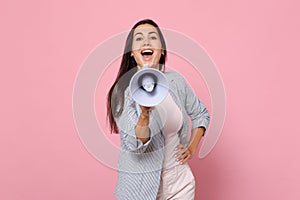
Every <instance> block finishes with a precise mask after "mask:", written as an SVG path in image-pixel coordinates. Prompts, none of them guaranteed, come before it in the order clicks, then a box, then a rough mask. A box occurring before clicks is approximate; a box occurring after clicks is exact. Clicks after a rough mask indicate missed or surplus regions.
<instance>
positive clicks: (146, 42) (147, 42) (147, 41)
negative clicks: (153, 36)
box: [143, 38, 150, 46]
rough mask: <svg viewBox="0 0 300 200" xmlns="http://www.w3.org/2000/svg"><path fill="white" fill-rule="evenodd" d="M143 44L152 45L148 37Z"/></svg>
mask: <svg viewBox="0 0 300 200" xmlns="http://www.w3.org/2000/svg"><path fill="white" fill-rule="evenodd" d="M143 46H150V43H149V40H148V38H146V39H145V40H144V43H143Z"/></svg>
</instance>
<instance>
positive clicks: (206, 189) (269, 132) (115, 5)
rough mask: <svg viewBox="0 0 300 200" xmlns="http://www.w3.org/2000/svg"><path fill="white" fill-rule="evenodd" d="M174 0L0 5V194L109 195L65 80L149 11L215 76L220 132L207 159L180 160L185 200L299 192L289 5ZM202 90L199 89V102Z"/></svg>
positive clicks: (29, 199)
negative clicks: (187, 174)
mask: <svg viewBox="0 0 300 200" xmlns="http://www.w3.org/2000/svg"><path fill="white" fill-rule="evenodd" d="M184 2H185V4H184V3H175V2H174V1H160V0H159V1H154V0H153V1H112V0H110V1H106V2H101V1H66V0H64V1H57V0H56V1H37V0H36V1H33V0H31V1H17V2H16V1H2V2H1V3H0V16H1V17H0V21H1V37H0V44H1V48H0V53H1V54H0V55H1V59H0V62H1V73H0V74H1V78H0V83H1V84H0V88H1V90H0V91H1V105H0V106H1V108H0V110H1V139H0V156H1V159H0V160H1V161H0V162H1V163H0V166H1V167H0V177H1V178H0V188H1V189H0V199H6V200H40V199H43V200H48V199H49V200H50V199H73V200H81V199H89V200H93V199H95V200H96V199H114V197H113V190H114V187H115V183H116V180H117V173H116V171H115V170H112V169H110V168H108V167H106V166H104V165H102V164H101V163H100V162H99V161H97V160H96V159H95V158H94V157H93V156H92V155H91V154H89V153H88V152H87V150H86V149H85V147H84V146H83V145H82V143H81V141H80V139H79V137H78V133H77V131H76V128H75V124H74V121H73V115H72V91H73V84H74V81H75V78H76V74H77V73H78V71H79V70H80V65H81V64H82V62H83V60H84V59H85V58H86V57H87V56H88V54H89V53H90V52H91V50H92V49H93V48H95V46H97V45H98V44H99V43H101V42H102V41H104V40H106V39H107V38H109V37H111V36H112V35H115V34H117V33H120V32H122V31H127V30H128V29H129V28H130V27H131V26H132V25H133V24H134V23H135V22H137V21H138V20H140V19H143V18H148V17H149V18H152V19H154V20H155V21H156V22H157V23H158V24H159V25H160V26H161V27H164V28H169V29H172V30H176V31H180V32H181V33H184V34H185V35H188V36H190V37H192V38H194V39H195V40H196V41H197V42H198V43H199V44H201V45H202V46H203V47H204V48H205V49H206V50H207V52H208V53H209V54H210V56H211V57H212V59H213V60H214V62H215V63H216V65H217V66H218V69H219V71H220V74H221V76H222V78H223V81H224V86H225V89H226V95H227V116H226V121H225V126H224V129H223V132H222V135H221V137H220V139H219V141H218V143H217V145H216V146H215V148H214V149H213V151H212V152H211V153H210V154H209V155H208V156H207V157H206V158H204V159H202V160H200V159H198V157H197V156H195V157H194V158H193V159H192V160H191V161H190V165H191V168H192V170H193V172H194V175H195V177H196V182H197V190H196V199H206V200H220V199H222V200H253V199H273V200H281V199H289V200H296V199H300V191H299V185H300V170H299V169H300V162H299V153H300V150H299V140H300V136H299V134H300V128H299V126H298V124H299V116H298V113H299V111H300V107H299V106H298V105H297V103H298V102H299V101H300V95H299V89H298V87H297V86H298V84H299V78H298V75H299V72H300V71H299V67H300V66H299V64H300V62H299V59H298V57H299V46H300V39H299V35H300V26H299V25H300V21H299V17H300V14H299V3H298V2H297V1H296V0H294V1H293V0H286V1H277V0H276V1H274V0H273V1H271V0H264V1H258V0H252V1H250V0H249V1H240V0H228V1H213V0H212V1H205V2H204V1H184ZM171 58H172V57H170V63H172V62H173V63H175V64H176V62H175V61H174V60H173V61H171ZM174 59H177V58H174ZM179 70H180V69H179ZM189 76H190V75H188V74H187V76H186V77H187V78H189V79H190V82H191V83H193V82H196V81H197V79H196V78H194V76H191V77H189ZM109 84H110V83H109V82H107V85H109ZM107 85H106V86H105V87H108V86H107ZM297 91H298V92H297ZM197 94H198V93H197ZM208 95H209V94H208V92H207V91H206V88H205V86H203V93H201V94H200V97H201V99H203V101H205V103H206V104H208V106H210V105H209V96H208ZM100 96H101V95H99V92H97V95H96V99H97V98H101V97H100ZM101 103H103V102H101V101H98V102H97V104H96V108H99V109H98V110H97V114H98V116H100V117H101V115H103V112H101V111H99V110H100V108H101V107H102V106H104V105H101ZM100 120H101V119H100ZM102 120H103V119H102ZM110 137H112V141H117V137H118V136H110ZM116 143H117V142H116Z"/></svg>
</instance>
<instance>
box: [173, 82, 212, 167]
mask: <svg viewBox="0 0 300 200" xmlns="http://www.w3.org/2000/svg"><path fill="white" fill-rule="evenodd" d="M182 81H183V83H182V85H184V87H185V90H184V91H185V109H186V112H187V114H188V115H189V116H190V118H191V121H192V133H191V137H190V141H189V144H188V145H187V147H185V146H183V145H182V144H180V145H178V146H177V148H178V149H179V150H178V152H177V153H176V155H177V158H178V161H179V162H181V163H185V162H186V161H187V160H189V159H191V158H192V156H193V155H194V153H195V151H196V150H197V147H198V145H199V142H200V140H201V138H202V137H203V136H204V134H205V131H206V130H207V128H208V125H209V122H210V116H209V113H208V110H207V109H206V107H205V105H204V104H203V103H202V102H201V101H200V100H199V99H198V97H197V96H196V95H195V94H194V93H193V91H192V90H191V88H190V87H189V85H188V84H187V83H186V82H185V80H184V79H183V78H182Z"/></svg>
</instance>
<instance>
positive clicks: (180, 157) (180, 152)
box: [175, 144, 194, 164]
mask: <svg viewBox="0 0 300 200" xmlns="http://www.w3.org/2000/svg"><path fill="white" fill-rule="evenodd" d="M176 150H177V152H176V153H175V158H176V161H177V162H180V164H184V163H185V162H186V161H188V160H189V159H191V158H192V157H193V154H194V152H192V151H191V150H190V149H189V148H188V147H185V146H183V145H182V144H179V145H177V146H176Z"/></svg>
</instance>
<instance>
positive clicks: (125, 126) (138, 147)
mask: <svg viewBox="0 0 300 200" xmlns="http://www.w3.org/2000/svg"><path fill="white" fill-rule="evenodd" d="M138 118H139V116H138V112H137V108H136V103H135V101H134V100H133V99H132V98H131V96H130V92H129V90H128V88H127V90H125V95H124V108H123V112H122V114H121V115H120V116H119V117H117V118H115V120H116V123H117V126H118V129H119V132H120V141H121V142H120V143H121V149H123V150H125V151H130V152H134V153H143V152H144V151H145V150H146V149H147V147H148V146H149V144H150V143H151V140H152V137H151V126H149V127H150V139H149V140H148V141H147V142H146V143H145V144H143V142H142V141H141V140H140V139H138V138H137V137H136V134H135V127H136V125H137V122H138Z"/></svg>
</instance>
